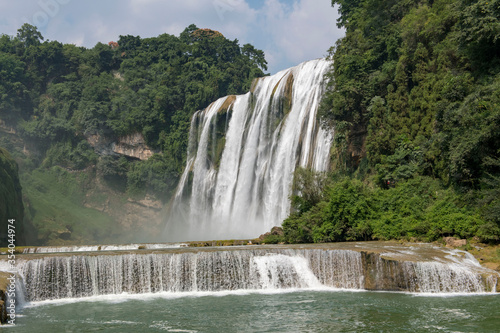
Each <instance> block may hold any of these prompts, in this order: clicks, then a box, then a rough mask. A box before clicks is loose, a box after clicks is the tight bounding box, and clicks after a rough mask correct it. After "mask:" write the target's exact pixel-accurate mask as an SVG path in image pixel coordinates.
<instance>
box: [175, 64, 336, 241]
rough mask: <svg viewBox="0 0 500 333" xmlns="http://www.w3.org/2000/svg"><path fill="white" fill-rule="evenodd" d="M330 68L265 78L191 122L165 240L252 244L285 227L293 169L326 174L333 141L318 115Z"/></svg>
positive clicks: (308, 68) (303, 67)
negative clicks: (252, 240) (245, 240)
mask: <svg viewBox="0 0 500 333" xmlns="http://www.w3.org/2000/svg"><path fill="white" fill-rule="evenodd" d="M330 64H331V63H330V62H329V61H326V60H324V59H319V60H313V61H309V62H305V63H303V64H300V65H299V66H297V67H293V68H291V69H288V70H285V71H282V72H279V73H277V74H275V75H273V76H269V77H265V78H260V79H259V80H257V81H256V82H254V86H253V88H252V91H251V92H249V93H247V94H246V95H241V96H227V97H223V98H221V99H219V100H217V101H216V102H214V103H212V104H211V105H210V106H209V107H208V108H206V109H205V110H203V111H199V112H197V113H196V114H195V115H194V116H193V119H192V123H191V130H190V138H189V149H188V160H187V163H186V168H185V170H184V173H183V175H182V177H181V181H180V183H179V187H178V190H177V193H176V195H175V198H174V202H173V203H172V207H171V214H170V217H169V219H168V223H167V226H166V229H165V238H166V239H167V240H171V241H173V240H175V241H178V240H207V239H228V238H250V237H256V236H258V235H259V234H261V233H264V232H266V231H268V230H270V229H271V227H273V226H277V225H280V224H281V222H282V220H283V219H284V218H286V217H287V215H288V213H289V209H290V202H289V195H290V191H291V185H292V181H293V174H294V171H295V168H296V167H297V166H300V167H309V168H312V169H313V170H316V171H325V170H327V168H328V162H329V153H330V146H331V142H332V133H331V132H328V131H325V130H324V129H322V128H321V127H320V126H319V123H318V122H317V120H316V113H317V109H318V106H319V103H320V99H321V95H322V92H323V86H324V84H323V83H324V79H323V77H324V74H325V73H326V71H327V70H328V68H329V66H330Z"/></svg>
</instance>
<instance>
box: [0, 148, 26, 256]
mask: <svg viewBox="0 0 500 333" xmlns="http://www.w3.org/2000/svg"><path fill="white" fill-rule="evenodd" d="M23 218H24V206H23V199H22V192H21V185H20V183H19V174H18V168H17V164H16V162H15V161H14V160H13V159H12V157H11V156H10V154H9V153H8V152H7V151H6V150H5V149H3V148H1V147H0V228H1V230H0V247H6V246H7V245H8V244H9V243H8V240H9V239H11V240H12V239H14V240H15V244H19V245H24V244H25V238H24V232H23V231H24V230H23ZM9 220H15V222H13V223H12V226H13V228H12V227H10V228H9V227H8V222H9ZM9 229H12V230H13V231H14V236H15V237H14V238H8V235H9V234H10V232H9ZM16 234H17V235H16Z"/></svg>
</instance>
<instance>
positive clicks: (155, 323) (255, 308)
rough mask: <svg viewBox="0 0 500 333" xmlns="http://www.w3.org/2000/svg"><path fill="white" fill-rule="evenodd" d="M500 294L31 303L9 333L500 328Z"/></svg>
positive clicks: (178, 296) (174, 296)
mask: <svg viewBox="0 0 500 333" xmlns="http://www.w3.org/2000/svg"><path fill="white" fill-rule="evenodd" d="M499 330H500V296H499V295H498V294H497V295H486V294H483V295H472V296H471V295H468V296H449V295H448V296H435V295H434V296H422V295H418V296H417V295H414V294H403V293H384V292H364V291H358V292H355V291H353V292H350V291H312V290H310V291H296V292H287V293H285V292H276V293H267V294H263V293H250V292H245V291H241V292H221V293H199V292H198V293H164V294H161V295H160V294H158V295H151V294H150V295H131V296H124V295H118V296H116V295H113V296H101V297H97V298H89V299H87V300H84V301H81V300H79V301H77V300H74V299H73V300H65V301H57V302H39V303H32V305H31V306H29V307H27V308H25V309H24V310H23V311H22V316H21V317H20V318H18V321H17V324H16V326H15V327H10V328H9V329H8V330H6V332H7V331H10V332H13V333H14V332H30V333H33V332H41V333H43V332H51V333H52V332H498V331H499Z"/></svg>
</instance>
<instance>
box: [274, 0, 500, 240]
mask: <svg viewBox="0 0 500 333" xmlns="http://www.w3.org/2000/svg"><path fill="white" fill-rule="evenodd" d="M332 5H338V6H339V8H340V14H341V16H340V18H339V20H338V21H337V24H338V26H339V27H344V28H345V29H346V36H345V37H344V38H342V39H340V40H338V42H337V43H336V45H335V46H334V47H332V48H331V50H330V56H331V58H332V59H333V61H334V65H333V68H332V70H331V71H330V73H329V77H330V85H329V89H328V91H327V93H326V95H325V97H324V100H323V105H322V110H321V117H322V120H323V122H324V123H325V124H326V126H330V127H334V128H335V132H336V134H335V147H334V151H333V157H332V164H333V167H332V169H333V175H331V176H329V177H324V176H322V175H314V174H310V173H307V172H305V171H301V172H300V173H299V174H298V176H299V177H296V184H295V187H296V189H297V190H300V192H301V193H302V196H295V197H294V198H293V202H294V206H295V212H294V213H293V214H292V215H291V217H290V218H289V219H287V220H286V221H285V223H284V225H283V226H284V229H285V239H286V240H287V241H288V242H312V241H314V242H325V241H341V240H369V239H380V240H384V239H400V238H405V239H418V240H427V241H432V240H436V239H438V238H440V237H442V236H457V237H462V238H474V237H475V238H476V239H479V240H482V241H491V242H499V241H500V38H499V36H500V2H499V1H470V0H437V1H418V2H415V1H403V0H391V1H372V0H362V1H352V0H341V1H332ZM313 184H321V187H322V188H323V189H324V190H323V191H319V190H318V188H317V186H315V185H313Z"/></svg>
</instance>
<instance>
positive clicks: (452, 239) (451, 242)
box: [443, 237, 467, 247]
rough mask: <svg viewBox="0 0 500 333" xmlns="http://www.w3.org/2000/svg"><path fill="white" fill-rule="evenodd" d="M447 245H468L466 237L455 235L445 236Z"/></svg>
mask: <svg viewBox="0 0 500 333" xmlns="http://www.w3.org/2000/svg"><path fill="white" fill-rule="evenodd" d="M443 240H444V242H445V243H446V247H460V246H465V245H467V240H466V239H458V238H455V237H443Z"/></svg>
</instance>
